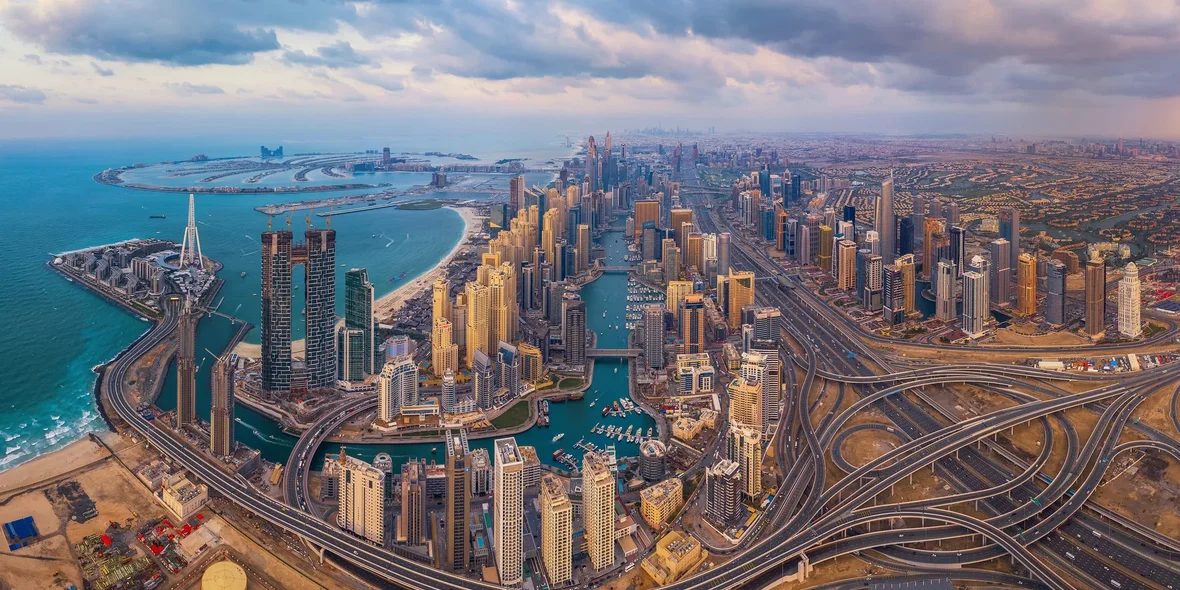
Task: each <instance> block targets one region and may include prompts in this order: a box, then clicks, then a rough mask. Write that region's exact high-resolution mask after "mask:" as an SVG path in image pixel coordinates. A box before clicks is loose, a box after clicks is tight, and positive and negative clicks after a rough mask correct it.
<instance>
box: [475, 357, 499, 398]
mask: <svg viewBox="0 0 1180 590" xmlns="http://www.w3.org/2000/svg"><path fill="white" fill-rule="evenodd" d="M495 392H496V367H495V363H493V362H492V358H491V357H489V356H488V355H486V354H484V352H483V351H482V350H479V351H476V353H475V358H474V359H473V362H472V364H471V393H472V395H473V396H474V397H475V405H476V406H477V407H479V409H481V410H486V409H488V408H491V407H492V398H493V397H494V395H495Z"/></svg>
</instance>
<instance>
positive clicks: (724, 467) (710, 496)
mask: <svg viewBox="0 0 1180 590" xmlns="http://www.w3.org/2000/svg"><path fill="white" fill-rule="evenodd" d="M742 491H743V488H742V473H741V467H740V466H739V465H738V464H737V463H735V462H733V461H730V460H729V459H722V460H720V461H718V462H716V463H714V464H713V465H710V466H709V467H707V468H706V469H705V516H707V517H708V518H709V520H710V521H712V522H713V523H716V524H718V525H722V526H721V527H720V528H722V529H724V528H725V526H724V525H726V524H728V523H730V522H732V521H733V520H734V519H736V518H737V517H738V515H739V514H741V511H742Z"/></svg>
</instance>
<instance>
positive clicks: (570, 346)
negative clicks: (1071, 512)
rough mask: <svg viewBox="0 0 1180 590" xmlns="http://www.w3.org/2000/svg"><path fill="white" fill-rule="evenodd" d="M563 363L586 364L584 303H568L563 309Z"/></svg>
mask: <svg viewBox="0 0 1180 590" xmlns="http://www.w3.org/2000/svg"><path fill="white" fill-rule="evenodd" d="M565 362H566V364H567V365H584V364H586V302H584V301H570V302H568V303H567V304H566V308H565Z"/></svg>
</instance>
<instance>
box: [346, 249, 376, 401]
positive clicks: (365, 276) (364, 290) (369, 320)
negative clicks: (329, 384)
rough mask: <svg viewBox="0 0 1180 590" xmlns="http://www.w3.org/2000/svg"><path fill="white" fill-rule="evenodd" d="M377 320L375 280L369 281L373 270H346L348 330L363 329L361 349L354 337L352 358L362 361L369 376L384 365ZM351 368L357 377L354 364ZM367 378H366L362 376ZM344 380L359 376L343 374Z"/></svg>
mask: <svg viewBox="0 0 1180 590" xmlns="http://www.w3.org/2000/svg"><path fill="white" fill-rule="evenodd" d="M376 328H377V326H376V322H375V321H374V320H373V283H371V282H369V272H368V271H367V270H365V269H363V268H354V269H351V270H349V271H348V272H346V273H344V329H345V330H358V331H360V332H361V336H360V344H361V345H362V348H360V349H359V350H357V349H355V348H353V347H352V342H351V340H350V349H349V352H348V354H349V357H350V358H357V357H359V359H360V360H361V362H362V367H361V370H362V371H363V372H364V374H365V375H373V374H375V373H376V372H377V371H379V370H380V368H381V364H380V361H379V360H378V354H377V330H376ZM346 366H348V367H349V369H350V373H351V374H350V377H355V370H354V366H353V363H348V365H346ZM362 378H363V377H362ZM340 380H341V381H359V380H360V379H357V378H348V379H346V378H345V377H343V376H341V377H340Z"/></svg>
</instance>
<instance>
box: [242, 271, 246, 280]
mask: <svg viewBox="0 0 1180 590" xmlns="http://www.w3.org/2000/svg"><path fill="white" fill-rule="evenodd" d="M242 278H243V279H244V278H246V271H242Z"/></svg>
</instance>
